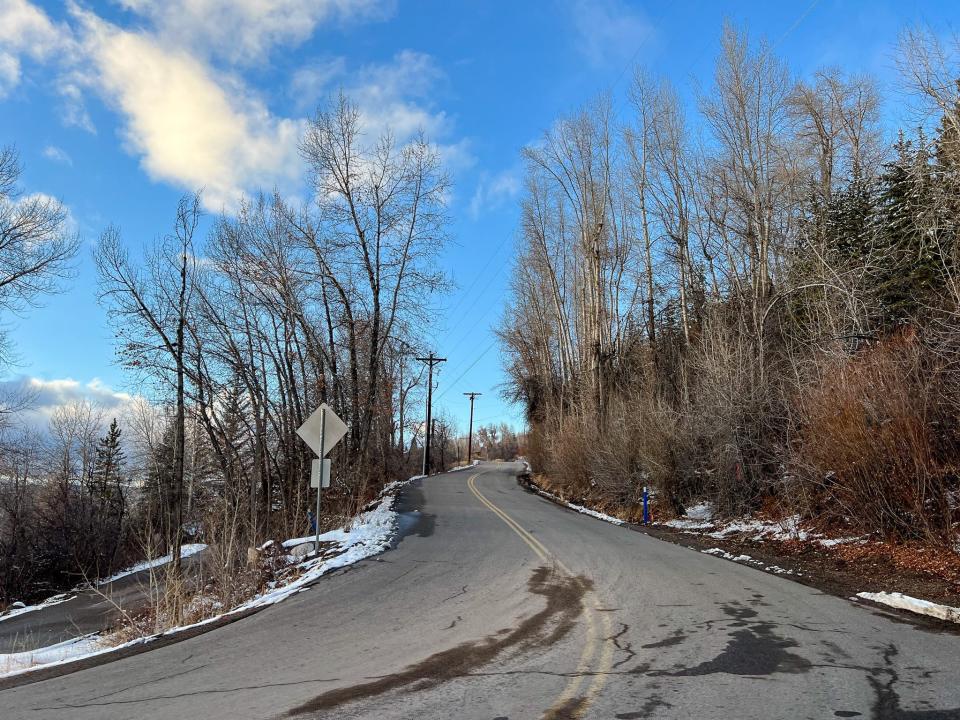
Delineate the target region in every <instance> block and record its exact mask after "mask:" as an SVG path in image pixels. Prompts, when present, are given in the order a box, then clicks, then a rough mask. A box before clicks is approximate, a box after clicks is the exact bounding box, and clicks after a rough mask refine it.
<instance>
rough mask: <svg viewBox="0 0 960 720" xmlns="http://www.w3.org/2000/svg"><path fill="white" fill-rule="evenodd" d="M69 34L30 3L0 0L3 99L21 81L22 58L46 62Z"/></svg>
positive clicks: (0, 73) (0, 95)
mask: <svg viewBox="0 0 960 720" xmlns="http://www.w3.org/2000/svg"><path fill="white" fill-rule="evenodd" d="M67 41H68V35H66V34H65V33H64V30H63V29H62V28H58V27H57V26H55V25H54V24H53V23H52V22H51V21H50V18H48V17H47V16H46V14H45V13H44V12H43V11H42V10H40V9H39V8H37V7H36V6H34V5H33V4H31V3H29V2H27V0H0V98H2V97H4V96H5V95H7V94H8V93H9V92H10V91H11V90H13V88H15V87H16V86H17V85H18V84H19V82H20V70H21V58H22V57H29V58H31V59H33V60H44V59H46V58H47V57H49V56H50V55H51V54H52V53H53V52H54V50H56V49H58V48H59V49H63V46H64V45H65V44H67Z"/></svg>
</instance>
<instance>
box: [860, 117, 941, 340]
mask: <svg viewBox="0 0 960 720" xmlns="http://www.w3.org/2000/svg"><path fill="white" fill-rule="evenodd" d="M894 150H895V152H896V157H895V159H894V160H892V161H891V162H889V163H887V165H886V166H885V170H884V173H883V174H882V175H881V177H880V195H879V199H878V205H879V207H878V211H877V213H876V216H875V223H876V232H875V233H874V243H873V247H872V248H869V253H868V254H867V255H866V256H865V260H866V261H867V262H868V264H869V265H868V269H869V271H870V273H871V275H872V278H873V295H874V297H875V298H876V300H877V301H878V305H879V308H880V312H881V318H880V319H881V322H882V324H884V325H886V326H892V325H897V324H900V323H903V322H907V321H912V320H917V319H919V318H921V317H922V316H923V315H924V314H925V312H926V309H927V308H928V306H929V304H930V302H931V300H932V299H933V298H934V297H936V296H937V295H938V294H939V290H940V289H941V288H942V284H943V282H944V280H945V278H944V267H943V264H942V262H941V261H940V260H939V258H938V255H937V241H938V240H939V237H938V236H937V232H938V231H937V229H936V226H935V225H932V224H931V214H932V213H933V212H935V210H936V205H937V203H936V202H935V192H934V191H935V184H934V173H933V166H932V163H931V153H930V149H929V142H928V140H927V138H926V137H925V136H924V134H923V132H922V131H920V132H918V135H917V141H916V143H914V142H913V141H910V140H906V139H904V138H903V136H902V135H901V137H900V139H899V140H898V142H897V143H896V145H894ZM865 250H867V249H866V248H865Z"/></svg>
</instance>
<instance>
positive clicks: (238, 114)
mask: <svg viewBox="0 0 960 720" xmlns="http://www.w3.org/2000/svg"><path fill="white" fill-rule="evenodd" d="M77 14H78V17H79V19H80V20H81V22H82V26H83V30H82V37H81V42H82V46H83V48H84V50H85V52H86V54H87V56H88V57H89V58H90V61H91V63H92V65H93V70H94V76H95V79H94V82H95V85H96V87H97V89H98V90H99V91H100V92H101V93H102V94H103V95H104V97H105V98H106V99H107V101H108V102H109V103H110V104H112V105H114V106H115V107H116V108H117V109H119V110H120V111H121V113H122V114H123V116H124V120H125V125H124V139H125V140H126V143H127V146H128V148H129V149H130V150H131V151H132V152H134V153H136V154H138V155H140V157H141V164H142V166H143V168H144V170H145V171H146V172H147V174H148V175H149V176H150V177H151V178H153V179H156V180H162V181H166V182H170V183H172V184H174V185H178V186H180V187H183V188H186V189H190V190H193V189H201V188H202V189H203V191H204V195H203V197H204V202H205V203H206V204H207V206H208V207H209V208H211V209H213V210H215V211H218V210H220V209H222V208H224V207H226V208H228V209H230V208H233V207H235V206H236V203H237V201H238V199H239V198H240V196H241V195H242V193H243V192H244V191H245V190H247V189H250V188H251V187H253V186H256V185H261V184H262V185H264V186H266V187H269V186H270V185H271V184H277V185H280V186H284V185H287V184H289V183H290V182H291V181H292V180H293V178H295V177H297V176H299V174H300V172H299V171H300V164H299V158H298V157H297V149H296V148H297V138H298V136H299V134H300V131H301V122H300V121H297V120H289V119H284V118H277V117H275V116H274V115H272V114H271V113H270V111H269V110H268V109H267V107H266V106H265V105H264V103H263V102H262V101H261V100H259V99H258V98H257V97H256V96H254V95H252V94H251V93H249V92H248V91H247V89H246V88H245V86H244V85H243V83H242V82H241V81H240V80H238V79H237V78H235V77H232V76H230V75H227V74H223V73H217V72H216V71H215V70H213V69H212V68H211V67H209V66H208V65H205V64H204V63H202V62H200V61H199V60H197V59H196V58H195V57H193V56H192V55H190V54H189V53H187V52H185V51H179V50H173V51H171V50H167V49H166V48H164V47H162V46H161V45H160V44H159V42H158V41H157V40H156V39H155V38H154V37H152V36H150V35H148V34H143V33H138V32H131V31H127V30H122V29H120V28H118V27H116V26H115V25H112V24H110V23H107V22H105V21H103V20H101V19H100V18H99V17H97V16H96V15H93V14H92V13H89V12H82V11H77Z"/></svg>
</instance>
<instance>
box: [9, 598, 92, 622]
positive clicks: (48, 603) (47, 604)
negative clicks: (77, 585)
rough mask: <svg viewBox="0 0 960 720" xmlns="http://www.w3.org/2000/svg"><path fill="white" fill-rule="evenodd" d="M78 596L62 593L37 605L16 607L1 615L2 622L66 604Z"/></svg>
mask: <svg viewBox="0 0 960 720" xmlns="http://www.w3.org/2000/svg"><path fill="white" fill-rule="evenodd" d="M75 597H76V595H71V594H70V593H61V594H60V595H54V596H52V597H48V598H47V599H46V600H44V601H43V602H41V603H37V604H36V605H24V606H22V607H14V608H12V609H10V610H7V611H6V612H2V613H0V622H3V621H4V620H9V619H10V618H13V617H16V616H17V615H23V614H24V613H28V612H33V611H34V610H43V609H44V608H48V607H50V606H51V605H59V604H60V603H65V602H67V601H68V600H73V599H74V598H75Z"/></svg>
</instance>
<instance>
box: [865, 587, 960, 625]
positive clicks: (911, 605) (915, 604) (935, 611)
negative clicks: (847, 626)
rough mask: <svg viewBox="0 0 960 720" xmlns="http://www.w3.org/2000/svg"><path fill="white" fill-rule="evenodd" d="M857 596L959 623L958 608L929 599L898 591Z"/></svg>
mask: <svg viewBox="0 0 960 720" xmlns="http://www.w3.org/2000/svg"><path fill="white" fill-rule="evenodd" d="M857 597H858V598H863V599H864V600H870V601H871V602H875V603H879V604H881V605H888V606H889V607H894V608H899V609H900V610H909V611H910V612H913V613H917V614H919V615H929V616H930V617H935V618H939V619H940V620H946V621H948V622H955V623H960V608H955V607H950V606H949V605H939V604H937V603H932V602H930V601H929V600H921V599H919V598H915V597H910V596H909V595H904V594H903V593H898V592H878V593H870V592H859V593H857Z"/></svg>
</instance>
